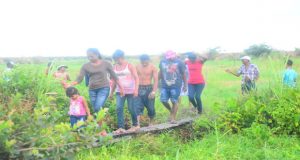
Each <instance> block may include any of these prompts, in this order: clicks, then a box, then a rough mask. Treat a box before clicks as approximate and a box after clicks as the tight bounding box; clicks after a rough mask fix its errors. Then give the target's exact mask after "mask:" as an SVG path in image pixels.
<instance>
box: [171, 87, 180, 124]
mask: <svg viewBox="0 0 300 160" xmlns="http://www.w3.org/2000/svg"><path fill="white" fill-rule="evenodd" d="M179 96H180V89H178V88H172V89H171V90H170V99H171V102H172V112H171V123H176V114H177V111H178V98H179Z"/></svg>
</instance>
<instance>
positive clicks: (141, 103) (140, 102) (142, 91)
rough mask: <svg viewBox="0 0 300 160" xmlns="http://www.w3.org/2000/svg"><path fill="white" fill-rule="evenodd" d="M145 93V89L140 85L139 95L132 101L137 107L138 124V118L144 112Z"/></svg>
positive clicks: (138, 118)
mask: <svg viewBox="0 0 300 160" xmlns="http://www.w3.org/2000/svg"><path fill="white" fill-rule="evenodd" d="M145 95H146V90H145V89H144V87H142V86H140V87H139V95H138V97H136V98H135V101H134V106H135V107H136V109H137V112H136V114H137V120H138V125H139V126H140V120H141V116H142V115H143V114H144V106H145V104H144V97H145Z"/></svg>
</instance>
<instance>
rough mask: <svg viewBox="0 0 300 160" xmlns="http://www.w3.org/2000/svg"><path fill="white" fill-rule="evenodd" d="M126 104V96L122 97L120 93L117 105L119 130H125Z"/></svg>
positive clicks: (117, 97)
mask: <svg viewBox="0 0 300 160" xmlns="http://www.w3.org/2000/svg"><path fill="white" fill-rule="evenodd" d="M124 102H125V96H123V97H121V96H120V93H117V94H116V103H117V104H116V105H117V119H118V128H123V129H124V128H125V124H124Z"/></svg>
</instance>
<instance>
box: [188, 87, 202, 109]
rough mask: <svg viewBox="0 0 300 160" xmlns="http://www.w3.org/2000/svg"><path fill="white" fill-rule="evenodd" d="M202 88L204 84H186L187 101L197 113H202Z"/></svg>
mask: <svg viewBox="0 0 300 160" xmlns="http://www.w3.org/2000/svg"><path fill="white" fill-rule="evenodd" d="M204 86H205V84H188V95H189V100H190V102H191V103H192V104H193V106H194V107H195V108H197V110H198V113H201V112H202V101H201V94H202V91H203V89H204Z"/></svg>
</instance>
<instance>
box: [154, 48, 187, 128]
mask: <svg viewBox="0 0 300 160" xmlns="http://www.w3.org/2000/svg"><path fill="white" fill-rule="evenodd" d="M159 69H160V71H159V78H160V79H161V95H160V100H161V102H162V103H163V105H164V106H165V107H166V108H167V109H168V110H169V111H170V122H171V123H176V120H175V119H176V114H177V110H178V98H179V96H180V92H181V86H182V84H183V91H186V90H187V82H186V75H185V65H184V63H183V62H182V61H180V60H179V59H178V58H177V56H176V53H175V52H174V51H171V50H170V51H167V52H166V53H165V58H164V59H162V60H161V62H160V64H159ZM169 100H170V101H171V102H172V107H171V105H170V104H169Z"/></svg>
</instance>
